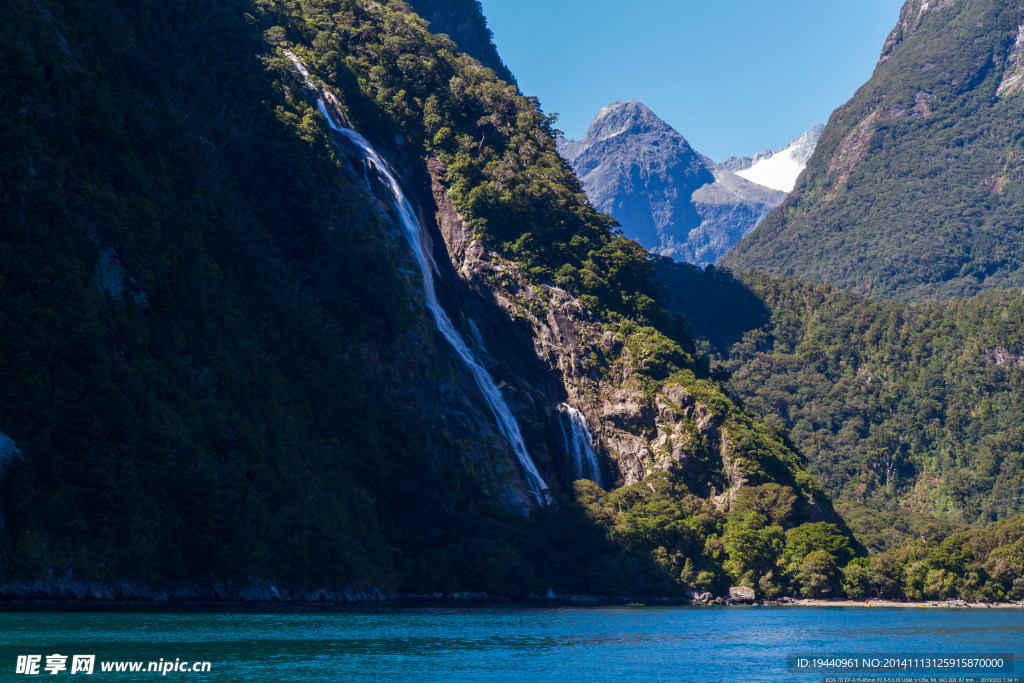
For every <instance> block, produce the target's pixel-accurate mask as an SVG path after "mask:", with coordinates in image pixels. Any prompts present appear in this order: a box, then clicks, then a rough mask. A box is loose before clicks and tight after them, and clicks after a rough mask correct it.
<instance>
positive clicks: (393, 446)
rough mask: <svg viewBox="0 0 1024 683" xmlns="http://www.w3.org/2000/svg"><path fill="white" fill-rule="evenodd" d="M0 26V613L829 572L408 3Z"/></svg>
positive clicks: (819, 497) (500, 102)
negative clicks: (583, 462)
mask: <svg viewBox="0 0 1024 683" xmlns="http://www.w3.org/2000/svg"><path fill="white" fill-rule="evenodd" d="M481 21H482V20H481ZM0 31H2V36H3V40H2V41H0V50H3V59H2V61H0V68H2V69H3V70H4V78H3V79H2V80H0V88H2V90H0V95H2V98H0V112H2V118H0V142H2V143H3V145H4V149H5V150H6V153H5V155H4V157H3V159H2V166H0V172H2V173H3V178H4V183H2V184H0V206H2V210H3V212H4V215H5V216H9V217H11V218H10V220H5V223H4V225H3V232H2V234H0V273H2V276H3V278H4V280H3V283H4V286H3V288H2V289H0V311H2V315H0V350H2V353H0V386H2V387H3V389H4V402H3V406H2V412H0V429H2V434H0V436H2V438H0V476H2V479H0V585H2V586H3V589H2V590H3V593H4V594H6V595H49V596H64V597H67V596H79V597H82V596H87V597H98V598H104V597H106V598H110V597H151V598H157V597H167V596H172V597H178V598H182V597H186V598H187V597H192V598H195V597H203V598H225V597H227V598H236V599H249V598H273V597H277V596H284V597H295V598H305V599H324V598H335V599H338V598H340V599H354V598H357V597H366V596H367V595H380V591H379V590H378V588H381V589H385V590H421V591H433V590H455V589H463V590H465V589H471V590H487V591H494V592H502V593H511V594H518V595H524V594H526V593H527V592H529V591H542V590H546V589H547V588H548V587H554V588H555V589H556V590H575V591H592V592H629V591H637V592H651V591H665V592H678V591H681V590H683V589H684V588H689V587H695V588H700V589H703V590H722V589H723V588H724V587H727V586H728V585H729V584H730V583H734V582H736V581H744V582H746V583H748V585H753V584H759V585H760V582H762V580H764V582H765V583H764V586H765V588H766V589H770V590H772V591H776V592H778V591H782V590H790V589H792V588H793V587H796V586H799V585H800V579H799V577H798V576H797V575H796V574H793V575H788V574H787V575H783V574H780V573H779V572H778V567H777V563H778V562H782V561H786V562H790V563H794V562H795V563H797V564H799V562H800V561H801V560H802V555H801V554H800V553H801V552H804V553H806V552H809V550H808V547H810V548H811V549H814V548H815V547H816V546H815V544H817V545H821V546H822V547H827V548H832V549H833V550H834V553H835V559H836V561H845V560H847V559H849V556H850V555H851V553H850V551H849V548H850V546H851V545H854V546H855V544H853V543H852V541H851V539H850V538H849V535H848V533H847V532H846V531H845V530H844V528H843V527H842V522H841V520H838V519H837V518H836V517H835V515H834V513H833V512H832V510H831V505H830V503H829V500H828V498H827V496H825V495H824V493H823V492H822V490H821V489H820V487H819V486H818V485H817V484H816V483H815V482H814V480H813V478H812V477H811V476H810V475H809V474H808V473H807V471H806V469H805V464H804V461H803V458H802V457H801V456H800V454H799V453H798V452H797V451H795V450H794V449H793V448H792V447H791V445H790V444H789V443H788V442H787V441H786V440H785V438H783V437H782V436H781V435H780V434H779V433H777V432H776V431H775V430H772V429H769V428H767V427H765V425H764V424H762V423H761V422H760V421H759V420H758V419H757V418H756V417H755V416H754V415H753V414H751V413H749V412H748V411H746V410H743V409H742V408H741V407H739V406H737V405H736V404H734V403H733V402H731V401H730V400H729V399H728V398H727V397H726V396H725V395H724V393H723V392H722V391H721V388H720V387H719V386H718V385H717V384H716V382H715V381H714V380H712V379H710V377H709V373H708V365H707V362H706V361H705V360H702V359H700V358H699V357H697V356H695V354H694V347H693V343H692V341H691V340H690V339H689V337H688V336H687V335H686V334H685V332H684V329H685V324H684V322H683V321H682V320H681V319H679V318H677V317H674V316H672V315H671V314H669V313H668V312H667V311H666V310H665V309H664V306H663V305H662V303H661V302H660V301H659V299H660V293H659V291H658V289H657V288H656V287H655V286H654V285H652V284H651V282H650V275H651V264H650V262H649V260H648V254H646V252H644V251H643V250H642V248H640V247H639V245H637V244H636V243H634V242H631V241H629V240H627V239H625V238H623V237H622V236H620V235H617V234H615V232H614V231H613V229H612V227H613V224H612V223H611V221H610V220H609V219H608V217H607V216H604V215H602V214H600V213H598V212H597V211H595V210H594V209H593V207H592V206H590V205H589V204H588V203H587V201H586V198H585V196H584V194H583V193H582V190H581V188H580V187H579V184H578V181H577V180H576V179H575V177H574V176H573V175H572V173H571V171H570V170H569V169H568V167H567V166H566V165H565V164H564V162H563V161H562V160H561V158H560V157H559V156H558V154H557V151H556V149H555V140H554V137H553V135H552V130H551V123H552V121H551V119H550V118H548V117H546V116H544V115H543V114H542V113H541V111H540V110H539V108H538V105H537V102H536V100H535V99H532V98H527V97H524V96H522V95H521V94H519V92H518V91H517V89H516V88H515V87H514V86H512V85H509V84H508V83H506V82H502V81H500V80H498V79H497V78H496V77H495V75H494V73H493V72H492V71H491V70H490V69H486V68H484V67H482V66H481V65H480V63H479V62H477V61H476V60H474V59H472V58H471V57H469V56H467V55H465V54H462V53H460V52H459V51H458V49H457V47H456V45H455V44H454V43H453V42H451V41H450V40H447V39H445V38H443V37H439V36H436V35H431V34H430V33H429V32H428V30H427V27H426V22H425V21H424V20H423V19H422V18H420V17H419V16H417V15H416V14H414V13H412V12H411V11H410V8H409V6H408V5H406V4H405V3H403V2H398V1H394V2H387V3H363V2H358V1H356V0H337V1H327V0H302V1H301V2H298V3H294V2H260V3H255V4H250V3H248V2H245V1H243V0H228V1H226V2H223V3H217V4H215V5H214V6H212V7H211V8H210V11H209V12H204V13H196V12H194V11H193V8H191V7H190V6H188V5H187V4H175V3H170V4H168V3H155V2H139V1H138V0H133V1H132V2H127V1H125V2H122V1H121V0H98V2H93V3H89V4H85V3H77V2H68V3H59V2H45V1H44V0H39V1H37V2H36V1H34V2H19V3H15V7H14V9H13V11H12V12H11V13H10V21H8V22H7V23H6V24H5V25H4V26H3V27H0ZM110 36H118V37H119V40H117V41H112V40H110V39H109V37H110ZM346 126H351V127H352V128H354V129H356V130H358V131H360V132H361V133H362V134H363V135H359V134H357V133H355V132H352V131H349V130H348V129H346V128H345V127H346ZM485 376H486V377H485ZM581 416H582V420H581V419H580V418H581ZM513 425H514V428H513ZM584 426H588V427H589V430H590V431H591V432H593V436H594V440H593V441H592V442H591V443H590V444H581V443H579V442H578V441H575V439H580V438H584V436H583V435H585V433H586V431H587V430H586V429H584ZM517 431H518V433H519V435H518V437H517V436H516V432H517ZM519 437H521V439H520V438H519ZM519 441H521V442H522V443H521V444H519V443H518V442H519ZM588 445H589V447H590V449H591V450H593V451H594V452H595V453H594V454H595V455H596V456H597V457H598V464H599V468H600V469H601V476H600V477H599V478H600V479H601V480H602V481H603V482H605V483H606V486H608V487H609V488H612V489H613V490H612V491H611V492H606V491H604V490H602V489H600V488H598V486H597V484H596V483H593V482H588V481H586V480H584V481H579V480H578V477H579V476H580V475H581V472H580V468H579V467H578V460H575V459H574V457H575V456H574V454H580V453H582V452H585V451H586V450H587V449H586V446H588ZM520 446H521V447H520ZM531 467H533V468H535V470H536V473H535V474H534V473H533V472H531V471H530V469H531ZM537 477H539V478H540V479H541V480H543V482H544V486H539V485H537ZM574 480H575V481H574ZM526 515H528V516H526ZM833 523H834V524H833ZM808 525H809V526H808ZM748 531H749V532H751V534H753V535H752V536H751V534H747V533H746V532H748ZM787 534H788V535H794V537H799V538H805V537H807V536H808V535H810V536H812V537H813V538H814V539H817V540H815V541H814V543H812V544H811V546H808V545H807V544H806V543H804V544H802V545H799V547H798V550H799V552H796V551H794V552H795V553H796V554H794V553H793V552H790V553H788V554H785V555H783V553H782V547H783V545H784V543H783V540H781V539H785V538H786V537H787ZM751 539H754V541H756V543H754V545H753V546H752V545H751V543H752V541H751ZM800 549H802V550H800Z"/></svg>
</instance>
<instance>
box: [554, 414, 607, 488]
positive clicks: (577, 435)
mask: <svg viewBox="0 0 1024 683" xmlns="http://www.w3.org/2000/svg"><path fill="white" fill-rule="evenodd" d="M558 410H559V412H561V413H562V415H563V416H564V417H565V418H566V420H567V421H568V422H569V429H568V431H567V430H566V429H565V424H564V422H563V424H562V437H563V438H564V439H565V452H566V453H568V454H569V457H571V458H572V464H573V473H574V474H575V475H576V478H577V479H590V480H591V481H593V482H594V483H595V484H597V485H598V486H603V484H602V482H601V465H600V463H598V461H597V453H595V452H594V437H593V436H591V434H590V428H589V427H587V419H586V418H585V417H583V413H581V412H580V411H578V410H576V409H575V408H573V407H572V406H571V405H569V404H568V403H560V404H559V405H558ZM570 437H571V438H570Z"/></svg>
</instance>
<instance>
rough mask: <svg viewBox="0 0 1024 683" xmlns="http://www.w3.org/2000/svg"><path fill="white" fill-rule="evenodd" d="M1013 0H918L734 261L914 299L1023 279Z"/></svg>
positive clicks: (1023, 18)
mask: <svg viewBox="0 0 1024 683" xmlns="http://www.w3.org/2000/svg"><path fill="white" fill-rule="evenodd" d="M1022 22H1024V13H1022V10H1021V9H1020V7H1019V6H1018V4H1017V3H1013V2H1004V1H997V2H980V3H979V2H926V1H924V0H909V1H908V2H907V3H906V4H905V5H904V7H903V9H902V11H901V13H900V19H899V22H898V24H897V26H896V27H895V28H894V29H893V32H892V33H891V35H890V36H889V38H888V40H887V41H886V43H885V46H884V48H883V51H882V55H881V58H880V60H879V62H878V65H877V66H876V68H875V71H874V74H873V75H872V77H871V79H870V80H869V81H868V82H867V83H866V84H865V85H864V86H863V87H861V88H860V89H859V90H858V91H857V93H856V94H855V95H854V96H853V97H852V98H851V99H850V101H849V102H847V103H846V104H844V105H843V106H842V107H840V108H839V109H837V110H836V111H835V112H834V113H833V115H832V117H831V118H830V119H829V122H828V125H827V127H826V128H825V130H824V132H823V133H822V136H821V141H820V142H819V144H818V146H817V149H816V151H815V153H814V155H813V156H812V158H811V159H810V161H809V163H808V166H807V170H806V172H805V173H804V174H803V176H801V180H800V181H799V183H798V186H797V187H796V189H795V190H794V192H793V194H791V195H790V197H789V198H788V199H787V201H786V203H785V204H784V205H783V206H782V207H781V208H780V209H779V210H778V211H777V212H775V213H774V214H773V215H772V216H770V217H769V218H768V219H767V220H766V221H765V223H764V224H762V226H761V227H759V228H758V229H757V230H756V231H754V232H753V233H752V234H751V235H750V236H749V237H748V238H746V239H745V240H743V241H742V242H741V243H740V244H738V245H737V246H736V247H735V248H734V249H733V250H732V251H731V252H730V253H729V254H728V255H727V256H726V258H725V260H724V263H725V264H726V265H729V266H732V267H735V268H739V269H753V270H758V271H762V272H766V273H774V274H782V275H797V276H800V277H802V278H805V279H808V280H812V281H814V282H819V283H820V282H829V283H832V284H835V285H837V286H840V287H847V288H856V289H857V290H858V291H860V292H862V293H867V294H871V295H872V296H876V297H885V298H896V299H902V300H907V301H915V300H926V299H934V298H936V297H938V298H957V297H963V296H968V295H971V294H974V293H977V292H980V291H983V290H990V289H998V288H1007V287H1019V286H1021V284H1024V269H1022V254H1021V252H1020V250H1019V249H1018V248H1017V246H1015V245H1017V244H1018V243H1019V236H1020V220H1019V207H1020V205H1021V201H1022V196H1024V194H1022V193H1024V189H1022V188H1024V186H1022V184H1021V182H1020V179H1021V159H1024V153H1022V150H1021V146H1020V140H1019V136H1018V135H1017V130H1018V125H1017V123H1018V122H1019V120H1020V117H1021V113H1022V111H1021V107H1022V106H1024V105H1022V100H1021V98H1020V97H1018V96H1017V95H1018V91H1019V84H1020V82H1021V80H1020V78H1019V76H1020V72H1021V69H1020V65H1021V60H1020V55H1021V45H1022V44H1024V41H1022V39H1021V38H1020V36H1021V26H1022Z"/></svg>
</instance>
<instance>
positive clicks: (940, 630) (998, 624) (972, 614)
mask: <svg viewBox="0 0 1024 683" xmlns="http://www.w3.org/2000/svg"><path fill="white" fill-rule="evenodd" d="M0 634H2V635H0V638H2V643H3V647H0V680H19V679H20V680H24V677H21V676H15V675H13V672H14V669H15V658H16V656H17V655H18V654H42V655H44V656H45V655H47V654H52V653H61V654H65V655H67V654H96V655H97V661H101V660H103V661H110V660H154V661H155V660H158V659H160V658H163V659H164V660H165V661H169V660H170V661H173V660H174V659H175V658H181V659H182V660H184V661H210V662H211V670H210V673H208V674H191V673H190V674H185V673H177V674H175V673H169V674H167V677H166V678H167V679H168V680H170V679H178V680H187V679H199V680H246V681H310V680H314V681H327V680H350V679H358V680H373V679H392V680H393V679H404V680H560V681H561V680H635V679H640V678H643V679H644V680H684V681H815V682H816V683H820V682H821V680H822V678H823V675H822V674H820V673H818V674H798V673H793V672H790V671H788V670H787V660H786V658H787V655H792V654H811V655H822V656H829V655H831V656H836V655H840V654H856V655H858V656H862V655H863V656H868V655H875V656H884V655H904V656H905V655H912V654H917V655H920V654H929V655H950V654H974V655H978V654H997V653H998V654H1013V655H1014V656H1015V658H1016V660H1017V663H1016V665H1015V666H1016V669H1015V673H1016V674H1017V675H1021V674H1022V673H1024V667H1022V666H1021V660H1022V659H1024V610H1019V609H1018V610H1011V609H960V610H957V609H917V608H865V607H860V608H849V607H827V608H814V607H725V608H722V607H718V608H715V607H657V608H655V607H595V608H551V609H544V608H516V607H509V608H477V609H466V608H408V609H378V610H372V611H370V610H360V611H345V610H337V611H329V610H316V611H314V610H295V611H283V610H282V611H276V612H254V611H236V612H128V613H126V612H116V613H115V612H77V613H68V612H3V613H0ZM63 675H67V672H65V673H64V674H63ZM1004 675H1010V674H1009V673H1005V674H1004ZM95 677H98V678H99V679H100V680H117V681H131V680H153V678H154V674H152V673H140V674H135V675H133V674H129V673H116V674H115V673H110V674H106V675H103V674H100V673H99V672H97V674H95V676H94V678H95ZM161 678H162V677H161Z"/></svg>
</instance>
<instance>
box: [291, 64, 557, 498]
mask: <svg viewBox="0 0 1024 683" xmlns="http://www.w3.org/2000/svg"><path fill="white" fill-rule="evenodd" d="M285 54H286V55H287V56H288V58H289V59H291V60H292V62H294V63H295V67H296V68H297V69H298V70H299V73H301V74H302V75H303V77H304V78H305V79H306V84H307V85H308V86H309V87H310V88H311V89H313V90H314V91H316V93H317V107H318V108H319V109H320V112H321V113H322V114H323V115H324V118H325V119H326V120H327V124H328V125H329V126H330V127H331V128H332V129H333V130H335V131H336V132H337V133H338V134H340V135H342V136H344V137H345V138H347V139H348V140H349V141H351V142H352V144H354V145H355V146H356V147H358V148H359V149H360V150H361V151H362V153H363V157H364V159H365V160H366V162H367V164H369V165H372V166H373V167H374V169H376V171H377V174H378V175H379V176H380V179H381V180H382V181H383V183H384V185H385V186H386V187H387V189H388V192H389V193H390V194H391V200H392V202H393V204H394V208H395V211H396V212H397V213H398V218H399V221H400V222H401V224H402V229H403V232H404V233H405V236H406V239H408V240H409V245H410V246H411V247H412V251H413V254H414V255H415V257H416V262H417V263H418V264H419V268H420V272H421V273H422V275H423V294H424V298H425V299H426V304H427V309H428V310H429V311H430V314H431V315H432V316H433V318H434V324H435V325H437V329H438V331H439V332H440V333H441V335H442V336H443V337H444V338H445V339H446V340H448V343H449V344H451V347H452V348H453V349H454V350H455V353H456V354H457V355H458V356H459V358H461V359H462V362H463V363H465V364H466V366H467V367H468V368H469V371H470V372H471V373H472V375H473V379H475V380H476V383H477V386H479V387H480V391H481V393H482V394H483V396H484V400H486V401H487V405H488V407H490V409H491V412H492V413H493V414H494V418H495V420H497V422H498V428H499V429H500V430H501V433H502V434H503V435H504V436H505V438H506V439H507V440H508V442H509V444H510V445H511V446H512V450H513V451H514V452H515V454H516V457H517V458H518V460H519V465H520V467H521V468H522V470H523V475H524V478H525V479H526V485H527V487H528V488H529V489H530V493H532V494H533V496H534V498H536V499H537V502H538V503H540V504H541V505H546V504H547V503H549V502H551V496H550V494H549V493H548V486H547V484H545V483H544V479H543V478H541V476H540V473H539V472H538V471H537V467H536V465H534V464H533V458H531V457H530V453H529V452H528V451H527V450H526V443H525V442H524V441H523V436H522V433H521V432H520V431H519V425H518V424H517V423H516V419H515V417H514V416H513V415H512V411H511V410H509V407H508V404H507V403H506V402H505V398H504V397H503V396H502V395H501V391H500V390H499V389H498V387H497V385H496V384H495V383H494V380H493V379H492V378H491V376H490V375H489V374H488V373H487V370H486V369H484V367H483V365H482V364H481V363H480V361H479V360H478V359H477V358H476V356H475V355H474V354H473V351H472V350H471V349H470V348H469V345H468V344H466V342H465V340H464V339H463V338H462V335H460V334H459V332H458V330H456V329H455V325H453V324H452V321H451V318H449V317H448V314H447V313H446V312H445V310H444V308H442V306H441V303H440V301H438V298H437V292H436V290H435V289H434V273H436V272H438V270H437V264H436V263H435V262H434V257H433V256H432V255H431V251H430V236H429V234H427V232H426V231H425V228H424V226H423V225H422V224H421V222H420V220H419V218H418V217H417V216H416V212H415V211H414V210H413V208H412V204H411V203H410V202H409V200H408V198H406V196H405V193H404V192H403V191H402V188H401V186H400V185H399V184H398V180H397V178H396V177H395V173H394V171H393V170H392V168H391V166H390V165H389V164H388V163H387V162H386V161H384V159H383V158H382V157H381V156H380V155H379V154H377V150H375V149H374V148H373V145H371V144H370V143H369V142H368V141H367V140H366V138H364V137H363V136H362V135H360V134H359V133H357V132H355V131H354V130H352V129H350V128H345V127H344V126H341V125H339V124H338V123H337V122H336V121H335V120H334V116H333V115H332V114H331V112H330V110H329V109H328V108H327V103H326V102H325V100H324V96H323V94H322V93H321V91H320V89H319V88H317V87H316V85H314V84H313V83H312V82H311V80H310V78H309V72H308V71H307V70H306V68H305V66H303V65H302V63H301V62H300V61H299V60H298V59H297V58H296V57H295V55H293V54H292V53H290V52H285Z"/></svg>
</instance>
